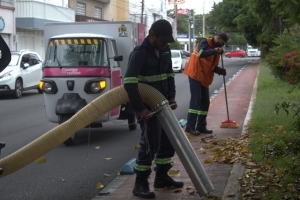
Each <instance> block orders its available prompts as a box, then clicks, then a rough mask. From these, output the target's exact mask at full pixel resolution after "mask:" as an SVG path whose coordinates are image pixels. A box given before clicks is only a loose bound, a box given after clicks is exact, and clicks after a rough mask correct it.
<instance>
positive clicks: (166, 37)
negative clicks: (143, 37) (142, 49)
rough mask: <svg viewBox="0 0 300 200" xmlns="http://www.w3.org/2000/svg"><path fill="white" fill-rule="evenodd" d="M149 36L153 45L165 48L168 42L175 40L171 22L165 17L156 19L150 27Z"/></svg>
mask: <svg viewBox="0 0 300 200" xmlns="http://www.w3.org/2000/svg"><path fill="white" fill-rule="evenodd" d="M149 38H150V43H151V44H152V46H153V47H154V48H155V49H157V50H160V49H163V48H164V47H165V46H166V45H167V44H168V43H172V42H175V40H174V38H173V30H172V26H171V24H170V23H169V22H168V21H167V20H164V19H160V20H157V21H155V22H154V23H153V24H152V25H151V27H150V29H149Z"/></svg>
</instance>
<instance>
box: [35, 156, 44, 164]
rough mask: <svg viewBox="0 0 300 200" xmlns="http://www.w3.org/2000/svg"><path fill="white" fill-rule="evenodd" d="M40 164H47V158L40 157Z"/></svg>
mask: <svg viewBox="0 0 300 200" xmlns="http://www.w3.org/2000/svg"><path fill="white" fill-rule="evenodd" d="M36 161H37V162H38V163H45V162H46V158H44V157H40V158H38V159H37V160H36Z"/></svg>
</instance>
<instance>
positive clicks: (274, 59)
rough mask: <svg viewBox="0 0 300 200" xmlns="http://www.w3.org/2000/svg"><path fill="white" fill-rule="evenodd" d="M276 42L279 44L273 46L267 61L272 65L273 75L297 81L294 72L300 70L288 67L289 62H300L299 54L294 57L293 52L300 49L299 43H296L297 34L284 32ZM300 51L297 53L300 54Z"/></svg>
mask: <svg viewBox="0 0 300 200" xmlns="http://www.w3.org/2000/svg"><path fill="white" fill-rule="evenodd" d="M274 43H275V44H276V45H277V46H276V47H273V48H271V49H270V53H269V54H268V55H267V56H266V61H267V62H268V64H269V66H270V69H271V73H272V75H273V76H274V77H276V78H278V79H280V80H282V81H290V80H292V81H296V79H295V77H294V75H292V73H294V72H296V71H298V68H295V69H294V68H293V70H290V69H288V67H287V63H293V64H295V63H296V62H298V64H300V62H299V61H300V60H299V61H298V58H299V56H297V58H296V57H294V56H295V55H294V53H291V52H297V51H299V50H298V49H299V47H298V45H297V43H295V35H294V34H292V33H284V34H283V35H282V36H279V37H278V38H276V39H275V40H274ZM289 53H291V54H289ZM299 53H300V51H299V52H298V53H296V55H300V54H299ZM291 55H293V56H291ZM287 57H288V58H287ZM287 71H288V73H287ZM298 74H299V73H298ZM296 75H297V74H295V76H296ZM291 78H293V79H291ZM294 84H295V83H294Z"/></svg>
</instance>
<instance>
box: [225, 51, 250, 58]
mask: <svg viewBox="0 0 300 200" xmlns="http://www.w3.org/2000/svg"><path fill="white" fill-rule="evenodd" d="M224 56H225V57H227V58H231V57H240V58H244V57H246V52H245V51H244V50H235V51H229V52H226V53H225V55H224Z"/></svg>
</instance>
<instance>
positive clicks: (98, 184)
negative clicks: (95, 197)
mask: <svg viewBox="0 0 300 200" xmlns="http://www.w3.org/2000/svg"><path fill="white" fill-rule="evenodd" d="M103 187H104V185H102V183H101V182H98V183H97V184H96V189H100V188H103Z"/></svg>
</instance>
